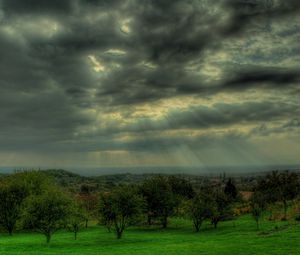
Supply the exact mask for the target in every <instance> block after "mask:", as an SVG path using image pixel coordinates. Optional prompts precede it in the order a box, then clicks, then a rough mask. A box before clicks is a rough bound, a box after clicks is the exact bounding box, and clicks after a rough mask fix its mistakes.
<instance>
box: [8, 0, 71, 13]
mask: <svg viewBox="0 0 300 255" xmlns="http://www.w3.org/2000/svg"><path fill="white" fill-rule="evenodd" d="M72 2H74V1H71V0H51V1H49V0H22V1H20V0H2V8H3V10H4V11H5V12H6V13H8V14H27V13H38V14H41V13H69V12H70V11H71V10H72V7H73V4H72Z"/></svg>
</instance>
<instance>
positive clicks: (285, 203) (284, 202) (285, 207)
mask: <svg viewBox="0 0 300 255" xmlns="http://www.w3.org/2000/svg"><path fill="white" fill-rule="evenodd" d="M283 209H284V218H283V220H286V219H287V202H286V200H284V201H283Z"/></svg>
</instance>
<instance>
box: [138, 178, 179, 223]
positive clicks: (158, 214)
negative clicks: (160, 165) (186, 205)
mask: <svg viewBox="0 0 300 255" xmlns="http://www.w3.org/2000/svg"><path fill="white" fill-rule="evenodd" d="M141 193H142V195H143V197H144V198H145V200H146V205H147V215H148V224H151V222H152V218H157V219H159V220H160V222H161V224H162V227H163V228H166V227H167V224H168V217H169V216H170V215H172V213H173V212H174V207H175V206H176V199H175V197H174V194H173V192H172V187H171V185H170V183H169V182H168V178H167V177H164V176H155V177H152V178H150V179H148V180H146V181H144V183H143V184H142V186H141Z"/></svg>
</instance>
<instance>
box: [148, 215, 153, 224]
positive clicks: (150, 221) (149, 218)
mask: <svg viewBox="0 0 300 255" xmlns="http://www.w3.org/2000/svg"><path fill="white" fill-rule="evenodd" d="M147 222H148V225H149V226H151V225H152V220H151V216H150V215H149V214H148V219H147Z"/></svg>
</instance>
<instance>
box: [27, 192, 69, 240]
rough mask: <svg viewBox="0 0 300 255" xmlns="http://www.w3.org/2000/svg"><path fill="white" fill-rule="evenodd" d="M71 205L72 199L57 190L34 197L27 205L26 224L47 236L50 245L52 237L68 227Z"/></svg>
mask: <svg viewBox="0 0 300 255" xmlns="http://www.w3.org/2000/svg"><path fill="white" fill-rule="evenodd" d="M70 204H71V200H70V198H69V197H67V196H66V195H65V194H64V193H63V192H61V191H59V190H57V189H48V190H46V191H44V192H43V193H42V194H40V195H32V196H30V197H28V199H27V200H26V203H25V210H24V222H26V224H27V225H30V226H32V228H33V229H35V230H36V231H37V232H39V233H41V234H43V235H45V236H46V242H47V243H49V242H50V240H51V237H52V235H53V234H54V233H55V232H56V231H58V230H59V229H61V228H64V227H65V226H66V224H67V222H68V217H69V216H70V210H71V208H70Z"/></svg>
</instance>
